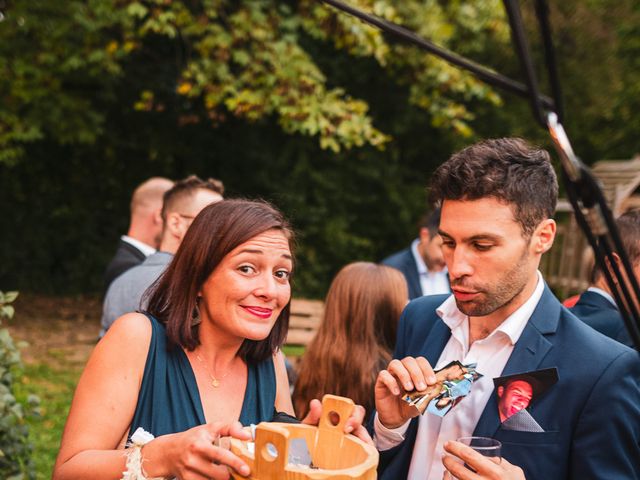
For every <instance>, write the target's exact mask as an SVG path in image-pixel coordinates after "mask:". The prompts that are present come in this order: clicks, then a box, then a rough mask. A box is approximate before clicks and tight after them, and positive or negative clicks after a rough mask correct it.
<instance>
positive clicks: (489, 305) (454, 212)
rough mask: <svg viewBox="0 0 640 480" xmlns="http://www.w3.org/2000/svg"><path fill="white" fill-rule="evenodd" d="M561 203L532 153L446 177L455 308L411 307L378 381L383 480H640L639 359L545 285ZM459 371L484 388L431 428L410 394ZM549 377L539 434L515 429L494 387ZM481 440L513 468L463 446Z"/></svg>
mask: <svg viewBox="0 0 640 480" xmlns="http://www.w3.org/2000/svg"><path fill="white" fill-rule="evenodd" d="M557 194H558V185H557V180H556V176H555V173H554V171H553V168H552V167H551V163H550V159H549V155H548V153H547V152H545V151H544V150H540V149H536V148H532V147H530V146H529V145H527V144H526V143H525V142H524V141H523V140H520V139H497V140H488V141H484V142H481V143H478V144H475V145H472V146H471V147H468V148H466V149H464V150H462V151H461V152H459V153H457V154H455V155H453V156H452V157H451V158H450V159H449V160H448V161H447V162H445V163H444V164H443V165H441V166H440V167H439V168H438V170H437V171H436V172H435V173H434V175H433V177H432V185H431V195H432V196H433V199H434V200H436V201H439V202H440V203H441V205H442V213H441V221H440V229H439V232H440V235H441V236H442V238H443V252H444V257H445V261H446V263H447V267H448V269H449V277H450V281H451V288H452V291H453V295H451V296H446V295H439V296H431V297H422V298H420V299H417V300H414V301H412V302H411V303H409V305H408V306H407V307H406V309H405V311H404V312H403V314H402V318H401V320H400V324H399V327H398V340H397V344H396V351H395V354H394V357H395V359H394V360H392V362H391V363H390V364H389V366H388V367H387V369H386V370H383V371H382V372H380V374H379V375H378V379H377V381H376V387H375V397H376V409H377V413H376V415H375V417H374V422H373V423H374V431H375V441H376V444H377V446H378V449H379V450H380V451H381V455H380V466H379V473H380V478H381V479H383V480H384V479H402V478H410V479H412V480H414V479H437V480H440V479H442V478H443V474H444V475H445V476H447V475H453V476H454V477H456V478H458V479H463V480H466V479H476V480H477V479H489V478H491V479H523V478H527V479H544V480H551V479H575V480H578V479H580V480H586V479H622V478H624V479H639V478H640V461H639V459H640V356H639V355H638V353H637V352H635V351H634V350H632V349H630V348H627V347H625V346H624V345H622V344H620V343H617V342H615V341H613V340H611V339H609V338H607V337H605V336H604V335H601V334H600V333H598V332H596V331H595V330H593V329H591V328H590V327H588V326H587V325H585V324H584V323H583V322H581V321H580V320H578V319H577V318H576V317H575V316H573V315H572V314H571V313H570V312H569V311H568V310H566V309H565V308H564V307H562V305H561V304H560V303H559V302H558V300H557V299H556V298H555V297H554V295H553V294H552V293H551V291H550V290H549V288H548V287H547V286H546V285H545V283H544V280H543V278H542V275H541V274H540V273H539V271H538V266H539V263H540V258H541V256H542V254H543V253H545V252H546V251H548V250H549V248H551V245H552V244H553V240H554V237H555V232H556V224H555V222H554V220H553V219H552V218H551V217H552V215H553V213H554V210H555V205H556V200H557ZM453 360H459V361H460V362H462V363H463V364H470V363H476V364H477V372H478V373H480V374H482V375H483V377H481V378H479V379H478V380H476V381H475V382H474V384H473V387H472V389H471V392H470V394H469V395H467V396H466V397H465V398H463V399H462V401H460V403H459V404H458V405H456V406H455V407H454V408H453V409H452V410H451V411H450V412H449V413H447V414H446V415H445V416H444V417H442V418H441V417H438V416H436V415H431V414H429V413H426V414H424V415H418V413H417V411H416V410H415V409H413V408H412V407H409V406H408V405H407V404H406V403H405V402H404V401H403V400H402V394H403V392H404V391H411V390H414V389H415V390H424V389H426V388H427V386H428V385H434V384H435V383H436V377H435V375H434V368H435V369H436V370H437V369H440V368H442V367H443V366H444V365H447V364H448V363H449V362H451V361H453ZM548 369H555V371H556V372H557V381H556V382H555V384H553V385H552V386H550V387H549V388H548V389H547V390H546V391H545V392H544V393H541V394H540V395H539V396H534V397H533V398H532V399H531V401H530V402H529V404H528V407H527V409H526V411H523V413H526V415H527V416H526V418H527V419H528V420H530V422H529V423H530V424H532V425H533V426H535V428H533V427H532V426H531V425H527V424H526V423H518V422H515V423H514V422H507V421H505V422H504V423H502V422H501V419H500V414H499V411H498V398H497V392H496V391H495V389H494V382H493V379H495V378H500V377H504V376H507V375H515V374H520V373H527V374H528V375H534V376H535V372H536V371H541V370H545V371H548ZM472 435H474V436H484V437H492V438H494V439H497V440H499V441H500V442H501V443H502V450H501V456H502V459H501V461H500V462H499V463H496V462H493V461H491V460H489V459H487V458H485V457H482V456H481V455H479V454H478V453H477V452H474V451H473V450H471V449H470V448H468V447H465V446H464V445H463V444H461V443H459V442H456V441H455V440H456V439H458V438H460V437H468V436H472ZM465 464H466V465H465ZM467 466H469V467H471V468H473V469H474V470H475V471H476V472H475V473H474V472H473V471H472V470H471V469H469V468H467Z"/></svg>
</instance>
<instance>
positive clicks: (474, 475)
mask: <svg viewBox="0 0 640 480" xmlns="http://www.w3.org/2000/svg"><path fill="white" fill-rule="evenodd" d="M444 449H445V450H446V451H447V452H448V453H450V455H446V454H445V455H444V456H443V457H442V463H443V464H444V467H445V468H446V469H447V470H448V472H445V474H444V478H445V479H446V480H448V479H451V478H457V479H459V480H525V476H524V472H523V471H522V469H521V468H520V467H516V466H515V465H512V464H510V463H509V462H507V461H506V460H505V459H504V458H500V459H499V463H498V459H493V458H490V457H485V456H483V455H481V454H479V453H478V452H476V451H475V450H473V449H472V448H471V447H468V446H466V445H463V444H462V443H460V442H446V443H445V444H444ZM460 460H462V461H463V462H464V463H466V464H467V465H469V466H470V467H471V468H473V469H474V470H475V472H473V471H471V470H469V469H468V468H467V467H465V466H464V464H462V463H460Z"/></svg>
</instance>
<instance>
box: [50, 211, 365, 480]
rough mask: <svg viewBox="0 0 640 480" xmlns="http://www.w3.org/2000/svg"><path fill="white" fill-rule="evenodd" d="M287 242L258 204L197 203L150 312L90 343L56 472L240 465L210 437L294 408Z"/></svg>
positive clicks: (187, 470)
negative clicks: (132, 444)
mask: <svg viewBox="0 0 640 480" xmlns="http://www.w3.org/2000/svg"><path fill="white" fill-rule="evenodd" d="M292 246H293V233H292V230H291V228H290V227H289V225H288V223H287V222H286V221H285V219H284V218H283V217H282V215H281V214H280V212H278V211H277V210H275V209H274V208H273V207H272V206H270V205H269V204H267V203H264V202H253V201H246V200H226V201H223V202H220V203H217V204H213V205H209V206H208V207H206V208H205V209H204V210H203V211H202V212H201V213H200V214H199V215H198V216H197V217H196V218H195V220H194V221H193V224H192V225H191V226H190V227H189V230H188V232H187V234H186V235H185V238H184V240H183V242H182V245H181V246H180V248H179V250H178V251H177V253H176V255H175V257H174V259H173V261H172V262H171V264H170V265H169V266H168V268H167V270H166V271H165V273H164V274H163V275H162V276H161V277H160V278H159V279H158V281H156V283H155V284H154V285H153V286H152V287H151V289H150V296H149V303H148V309H147V311H146V312H144V313H129V314H126V315H124V316H122V317H120V318H119V319H118V320H117V321H116V322H115V323H114V324H113V326H112V327H111V328H110V329H109V331H108V333H107V335H105V337H104V338H103V339H102V340H101V341H100V342H99V343H98V345H97V346H96V348H95V350H94V352H93V354H92V355H91V358H90V359H89V361H88V363H87V366H86V368H85V371H84V372H83V374H82V377H81V379H80V381H79V383H78V387H77V390H76V393H75V396H74V399H73V403H72V406H71V410H70V412H69V417H68V420H67V424H66V426H65V431H64V434H63V438H62V444H61V448H60V452H59V454H58V459H57V461H56V466H55V468H54V475H53V477H54V479H56V480H58V479H74V480H75V479H84V478H86V479H92V480H94V479H95V480H98V479H120V478H131V479H136V478H147V477H148V478H173V477H175V478H179V479H184V480H190V479H209V478H215V479H218V478H222V479H226V478H229V468H233V469H235V470H236V471H237V472H239V473H241V474H243V475H246V474H248V473H249V472H248V467H247V466H246V464H244V463H243V462H242V461H241V460H240V459H239V458H238V457H236V456H235V455H233V454H232V453H231V452H230V451H228V450H225V449H223V448H220V447H218V446H217V445H216V444H215V443H216V439H217V438H218V437H219V436H226V435H232V436H235V437H237V438H243V439H246V438H247V435H248V434H247V433H246V432H245V431H243V430H242V429H241V424H242V425H248V424H250V423H259V422H261V421H269V420H271V419H272V418H273V417H274V415H275V414H276V412H282V413H284V414H289V415H293V407H292V404H291V398H290V395H289V384H288V381H287V375H286V370H285V366H284V360H283V356H282V353H281V352H280V346H281V345H282V343H283V342H284V340H285V337H286V334H287V327H288V321H289V301H290V298H291V288H290V284H289V279H290V276H291V273H292V270H293V254H292ZM319 413H320V403H319V402H318V401H317V400H314V401H313V402H312V405H311V412H310V414H309V415H308V416H307V418H305V420H304V421H306V422H308V423H317V421H318V418H319ZM362 417H363V409H362V408H359V409H357V413H356V414H355V415H354V416H353V417H352V418H351V419H350V420H349V422H348V423H347V426H346V430H347V431H354V433H356V434H358V435H359V436H361V437H363V438H366V437H367V434H366V431H365V430H364V428H362V425H361V422H362ZM139 427H141V428H142V429H144V430H145V431H146V432H148V433H150V434H152V435H153V436H154V437H155V438H154V439H152V440H151V441H149V442H148V443H146V444H144V446H143V447H142V448H141V449H140V448H139V447H138V450H137V453H136V454H137V455H138V457H137V458H136V461H138V463H139V464H141V467H140V468H138V469H137V471H134V472H132V471H130V470H132V468H133V467H132V466H131V461H130V460H131V457H129V459H128V458H127V455H126V454H124V450H123V449H124V446H125V444H126V443H127V440H130V438H131V435H132V433H133V432H135V431H136V430H137V429H138V428H139ZM133 450H134V449H129V452H130V453H131V451H133ZM134 470H135V469H134ZM125 471H127V472H128V473H127V474H126V475H124V477H123V472H125ZM142 472H143V473H142ZM136 475H137V476H136ZM140 475H143V476H140ZM145 475H146V477H145Z"/></svg>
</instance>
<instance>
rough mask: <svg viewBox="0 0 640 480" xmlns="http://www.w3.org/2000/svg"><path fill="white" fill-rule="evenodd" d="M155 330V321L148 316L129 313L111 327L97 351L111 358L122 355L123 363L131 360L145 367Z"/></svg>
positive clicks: (97, 346)
mask: <svg viewBox="0 0 640 480" xmlns="http://www.w3.org/2000/svg"><path fill="white" fill-rule="evenodd" d="M156 323H157V322H156ZM154 329H157V328H154V325H153V321H152V320H151V318H149V317H147V316H146V315H144V314H142V313H127V314H125V315H122V316H121V317H119V318H118V319H117V320H116V321H115V322H114V323H113V325H111V327H110V328H109V330H107V333H106V334H105V336H104V337H102V339H101V340H100V341H99V342H98V345H96V351H101V352H102V353H103V354H105V355H107V356H109V357H113V356H120V355H121V356H122V361H126V359H130V360H132V361H133V362H134V363H136V364H140V363H142V365H144V361H145V360H146V356H147V351H148V350H149V345H150V343H151V339H152V336H153V331H154ZM141 347H145V348H141ZM138 357H139V358H138Z"/></svg>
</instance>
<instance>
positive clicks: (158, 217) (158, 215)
mask: <svg viewBox="0 0 640 480" xmlns="http://www.w3.org/2000/svg"><path fill="white" fill-rule="evenodd" d="M153 223H155V224H156V225H162V209H161V208H158V209H157V210H156V211H154V212H153Z"/></svg>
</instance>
